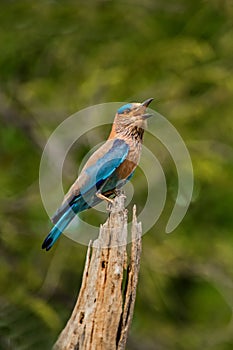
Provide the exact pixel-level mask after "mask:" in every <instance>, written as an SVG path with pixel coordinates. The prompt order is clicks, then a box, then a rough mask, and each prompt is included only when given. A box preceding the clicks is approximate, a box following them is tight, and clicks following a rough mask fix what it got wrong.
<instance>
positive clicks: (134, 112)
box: [42, 98, 153, 250]
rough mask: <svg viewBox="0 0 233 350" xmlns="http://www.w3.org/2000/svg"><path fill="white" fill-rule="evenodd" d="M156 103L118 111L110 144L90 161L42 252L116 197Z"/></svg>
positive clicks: (131, 167)
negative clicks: (75, 223)
mask: <svg viewBox="0 0 233 350" xmlns="http://www.w3.org/2000/svg"><path fill="white" fill-rule="evenodd" d="M152 101H153V98H149V99H147V100H146V101H144V102H143V103H128V104H126V105H124V106H122V107H121V108H119V109H118V111H117V113H116V115H115V118H114V122H113V125H112V130H111V132H110V135H109V137H108V139H107V141H106V142H105V143H104V144H103V145H102V146H101V147H100V148H99V149H97V150H96V151H95V152H94V153H93V154H92V155H91V157H90V158H89V159H88V160H87V162H86V164H85V165H84V167H83V169H82V171H81V173H80V175H79V176H78V178H77V180H76V181H75V182H74V184H73V185H72V186H71V188H70V189H69V191H68V193H67V194H66V195H65V197H64V200H63V202H62V204H61V206H60V207H59V208H58V209H57V211H56V213H55V214H54V216H53V217H52V222H53V224H54V226H53V228H52V229H51V231H50V233H49V234H48V236H47V237H46V238H45V240H44V242H43V244H42V249H46V250H49V249H50V248H51V247H52V246H53V245H54V243H55V242H56V241H57V239H58V238H59V236H60V235H61V234H62V232H63V231H64V230H65V228H66V227H67V226H68V225H69V223H70V222H71V221H72V219H73V218H74V217H75V215H76V214H78V213H80V212H81V211H83V210H85V209H88V208H91V207H94V206H95V205H97V204H98V203H100V202H101V201H102V200H106V201H108V202H112V199H111V198H109V197H111V196H114V195H115V194H116V190H117V189H118V188H120V187H122V186H123V185H124V184H125V183H126V182H127V181H129V180H130V178H131V177H132V175H133V173H134V170H135V168H136V167H137V165H138V163H139V159H140V155H141V149H142V139H143V133H144V130H145V128H146V126H147V118H149V117H150V116H151V115H152V114H149V113H146V108H147V107H148V106H149V104H150V103H151V102H152Z"/></svg>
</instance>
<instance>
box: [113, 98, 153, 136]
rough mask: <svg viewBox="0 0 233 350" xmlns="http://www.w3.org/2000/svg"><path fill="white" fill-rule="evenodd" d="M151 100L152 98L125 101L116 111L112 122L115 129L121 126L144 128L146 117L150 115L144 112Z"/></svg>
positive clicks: (119, 128)
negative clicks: (141, 100) (137, 101)
mask: <svg viewBox="0 0 233 350" xmlns="http://www.w3.org/2000/svg"><path fill="white" fill-rule="evenodd" d="M152 101H153V98H148V99H147V100H146V101H144V102H142V103H127V104H126V105H124V106H122V107H120V108H119V109H118V111H117V113H116V116H115V120H114V124H115V128H116V131H118V130H121V129H122V128H123V129H124V128H130V129H132V128H140V129H145V128H146V126H147V122H146V121H147V119H148V118H149V117H150V116H151V115H152V114H149V113H146V108H147V107H148V106H149V104H150V103H151V102H152Z"/></svg>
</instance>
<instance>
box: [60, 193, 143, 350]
mask: <svg viewBox="0 0 233 350" xmlns="http://www.w3.org/2000/svg"><path fill="white" fill-rule="evenodd" d="M124 201H125V196H124V195H122V194H120V195H119V196H117V197H116V198H115V200H114V203H113V205H111V208H110V215H109V218H108V219H107V221H106V223H105V224H104V225H102V226H101V227H100V233H99V237H98V239H97V240H95V241H94V242H90V244H89V247H88V250H87V255H86V263H85V268H84V272H83V280H82V285H81V289H80V292H79V296H78V299H77V302H76V305H75V307H74V310H73V312H72V315H71V317H70V319H69V321H68V322H67V324H66V326H65V328H64V330H63V331H62V332H61V334H60V336H59V338H58V340H57V342H56V343H55V345H54V347H53V349H54V350H61V349H62V350H78V349H79V350H108V349H109V350H114V349H116V350H119V349H121V350H122V349H125V345H126V340H127V335H128V331H129V326H130V323H131V321H132V317H133V309H134V303H135V298H136V287H137V282H138V273H139V266H140V255H141V224H140V223H137V219H136V208H135V207H134V209H133V221H132V227H131V235H132V244H131V249H130V253H129V254H127V250H126V242H127V235H128V232H127V226H128V225H127V210H126V209H125V208H124Z"/></svg>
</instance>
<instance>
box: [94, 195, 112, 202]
mask: <svg viewBox="0 0 233 350" xmlns="http://www.w3.org/2000/svg"><path fill="white" fill-rule="evenodd" d="M96 197H98V198H100V199H102V200H104V201H106V202H108V203H110V204H112V203H113V199H111V198H108V197H106V196H104V195H103V194H102V193H100V192H97V193H96Z"/></svg>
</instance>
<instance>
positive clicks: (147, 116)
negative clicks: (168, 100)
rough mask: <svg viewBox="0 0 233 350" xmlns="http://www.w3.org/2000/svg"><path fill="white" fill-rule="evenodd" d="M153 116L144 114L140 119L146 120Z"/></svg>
mask: <svg viewBox="0 0 233 350" xmlns="http://www.w3.org/2000/svg"><path fill="white" fill-rule="evenodd" d="M153 115H154V114H151V113H146V114H143V115H142V119H148V118H150V117H152V116H153Z"/></svg>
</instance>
